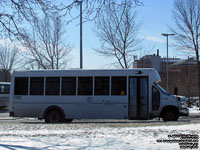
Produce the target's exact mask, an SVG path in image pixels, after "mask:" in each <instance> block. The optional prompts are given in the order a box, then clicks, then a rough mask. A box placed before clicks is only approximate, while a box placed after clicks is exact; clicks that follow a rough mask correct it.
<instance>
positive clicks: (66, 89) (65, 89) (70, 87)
mask: <svg viewBox="0 0 200 150" xmlns="http://www.w3.org/2000/svg"><path fill="white" fill-rule="evenodd" d="M62 95H76V77H63V78H62Z"/></svg>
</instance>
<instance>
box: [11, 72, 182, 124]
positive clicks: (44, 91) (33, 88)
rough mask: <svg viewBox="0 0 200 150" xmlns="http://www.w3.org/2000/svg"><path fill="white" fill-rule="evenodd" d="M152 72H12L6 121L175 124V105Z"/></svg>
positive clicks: (176, 99) (174, 100) (173, 98)
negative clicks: (158, 119)
mask: <svg viewBox="0 0 200 150" xmlns="http://www.w3.org/2000/svg"><path fill="white" fill-rule="evenodd" d="M159 82H160V76H159V74H158V72H157V71H156V70H155V69H127V70H126V69H123V70H122V69H120V70H111V69H110V70H45V71H15V72H13V76H12V84H11V95H10V116H13V117H33V118H38V119H45V122H50V123H57V122H64V121H65V122H71V121H72V120H73V119H130V120H131V119H139V120H145V119H152V118H154V117H162V118H163V120H164V121H176V120H177V119H178V117H179V108H180V101H178V98H176V97H175V96H174V95H170V94H168V93H167V92H166V91H165V90H164V89H162V88H161V87H160V86H159V85H158V83H159Z"/></svg>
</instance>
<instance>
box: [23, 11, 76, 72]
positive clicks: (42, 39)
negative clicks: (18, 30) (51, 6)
mask: <svg viewBox="0 0 200 150" xmlns="http://www.w3.org/2000/svg"><path fill="white" fill-rule="evenodd" d="M52 16H54V17H52ZM52 16H48V15H46V16H45V17H44V19H42V20H39V19H38V18H37V19H36V21H35V22H34V25H33V26H32V27H33V28H32V33H30V32H29V33H28V32H27V33H26V35H25V36H22V38H21V40H22V41H23V45H24V46H25V47H26V54H23V56H24V57H25V58H26V59H25V60H26V62H25V63H26V64H29V65H31V66H37V67H38V68H37V69H63V68H65V67H66V66H67V63H68V62H69V61H70V56H69V53H70V52H71V49H72V48H71V46H70V45H69V44H67V42H66V40H65V39H66V38H64V35H65V31H64V30H63V27H64V24H63V23H62V20H61V16H59V15H58V13H54V15H52ZM29 67H30V66H29Z"/></svg>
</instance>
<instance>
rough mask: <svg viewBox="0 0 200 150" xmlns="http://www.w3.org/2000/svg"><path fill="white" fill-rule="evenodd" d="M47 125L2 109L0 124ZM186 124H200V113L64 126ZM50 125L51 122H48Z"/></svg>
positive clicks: (101, 120)
mask: <svg viewBox="0 0 200 150" xmlns="http://www.w3.org/2000/svg"><path fill="white" fill-rule="evenodd" d="M33 124H36V125H45V124H46V123H45V122H44V120H38V119H36V118H13V117H9V112H8V110H6V109H0V126H2V125H3V126H4V127H5V128H6V126H12V125H20V126H23V125H24V126H26V125H29V126H30V125H33ZM184 124H200V113H199V114H189V116H181V117H179V120H178V121H173V122H164V121H163V120H162V119H160V120H159V118H154V119H152V120H103V119H100V120H99V119H98V120H73V122H72V123H69V124H64V126H66V125H67V126H68V127H69V126H71V127H76V126H78V127H80V126H81V127H84V126H95V127H106V126H107V127H145V126H162V125H167V126H168V125H184ZM46 125H47V126H50V125H49V124H46Z"/></svg>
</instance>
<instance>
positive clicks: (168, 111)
mask: <svg viewBox="0 0 200 150" xmlns="http://www.w3.org/2000/svg"><path fill="white" fill-rule="evenodd" d="M160 116H161V117H162V118H163V120H164V121H177V120H178V118H179V111H178V108H177V107H176V106H171V105H169V106H165V107H164V108H163V109H162V111H161V114H160Z"/></svg>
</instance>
